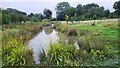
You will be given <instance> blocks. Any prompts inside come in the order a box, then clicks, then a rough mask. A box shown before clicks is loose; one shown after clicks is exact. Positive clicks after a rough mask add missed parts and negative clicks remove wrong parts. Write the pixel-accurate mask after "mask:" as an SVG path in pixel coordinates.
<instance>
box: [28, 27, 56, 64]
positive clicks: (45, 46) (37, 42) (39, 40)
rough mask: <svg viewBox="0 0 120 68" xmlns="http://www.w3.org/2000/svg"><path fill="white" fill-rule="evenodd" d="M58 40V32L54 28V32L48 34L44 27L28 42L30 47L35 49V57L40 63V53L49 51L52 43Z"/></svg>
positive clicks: (36, 61)
mask: <svg viewBox="0 0 120 68" xmlns="http://www.w3.org/2000/svg"><path fill="white" fill-rule="evenodd" d="M57 42H58V32H57V31H56V30H54V29H52V33H50V34H46V32H45V30H44V29H43V31H42V32H40V33H39V34H38V35H37V36H36V37H34V38H33V39H31V40H30V41H29V44H28V49H32V50H33V58H34V61H35V63H36V64H40V61H39V60H40V58H39V56H40V53H42V52H43V50H44V52H45V54H46V55H47V52H48V50H49V48H50V47H49V44H50V43H57Z"/></svg>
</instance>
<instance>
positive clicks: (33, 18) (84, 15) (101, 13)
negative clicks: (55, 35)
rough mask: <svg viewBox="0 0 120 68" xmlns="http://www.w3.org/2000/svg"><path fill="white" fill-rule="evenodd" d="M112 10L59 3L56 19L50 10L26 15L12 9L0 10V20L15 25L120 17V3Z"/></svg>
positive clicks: (116, 3)
mask: <svg viewBox="0 0 120 68" xmlns="http://www.w3.org/2000/svg"><path fill="white" fill-rule="evenodd" d="M113 8H114V9H115V11H114V12H110V10H109V9H104V7H103V6H99V5H98V4H95V3H91V4H86V5H81V4H78V5H77V6H76V7H72V6H70V4H69V3H68V2H60V3H58V4H57V5H56V8H55V10H56V18H52V11H51V10H50V9H44V10H43V14H42V13H35V14H34V13H30V14H27V13H26V12H22V11H19V10H17V9H12V8H7V9H1V8H0V18H2V21H1V22H2V24H15V23H21V22H26V21H30V22H39V21H42V20H43V19H50V20H53V21H55V20H58V21H64V20H65V16H66V15H67V16H68V19H69V20H71V21H79V20H96V19H107V18H118V17H119V15H120V1H117V2H115V3H114V5H113Z"/></svg>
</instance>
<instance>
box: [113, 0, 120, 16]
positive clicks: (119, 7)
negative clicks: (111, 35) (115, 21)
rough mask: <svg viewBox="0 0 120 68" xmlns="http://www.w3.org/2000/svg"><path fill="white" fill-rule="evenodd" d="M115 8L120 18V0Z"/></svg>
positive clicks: (115, 4)
mask: <svg viewBox="0 0 120 68" xmlns="http://www.w3.org/2000/svg"><path fill="white" fill-rule="evenodd" d="M113 8H114V9H115V13H116V15H117V16H118V17H120V0H119V1H117V2H115V3H114V5H113Z"/></svg>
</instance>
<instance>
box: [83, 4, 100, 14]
mask: <svg viewBox="0 0 120 68" xmlns="http://www.w3.org/2000/svg"><path fill="white" fill-rule="evenodd" d="M83 7H84V10H85V12H87V11H89V10H90V9H91V8H92V7H99V5H98V4H95V3H91V4H86V5H84V6H83Z"/></svg>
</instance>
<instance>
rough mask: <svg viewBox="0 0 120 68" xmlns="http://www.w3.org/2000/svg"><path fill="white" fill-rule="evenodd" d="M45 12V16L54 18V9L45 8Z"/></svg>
mask: <svg viewBox="0 0 120 68" xmlns="http://www.w3.org/2000/svg"><path fill="white" fill-rule="evenodd" d="M43 14H44V15H45V18H47V19H51V18H52V11H51V10H49V9H44V11H43Z"/></svg>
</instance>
